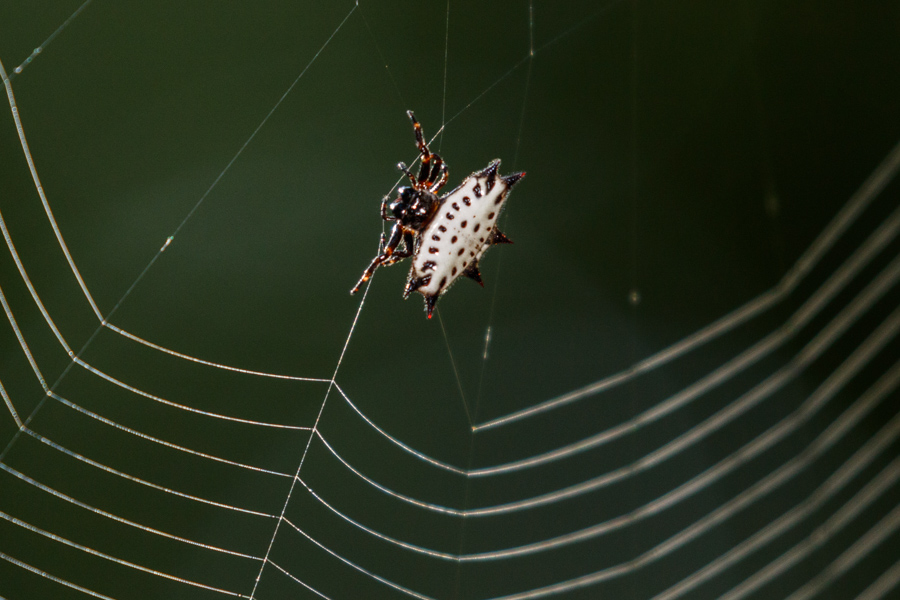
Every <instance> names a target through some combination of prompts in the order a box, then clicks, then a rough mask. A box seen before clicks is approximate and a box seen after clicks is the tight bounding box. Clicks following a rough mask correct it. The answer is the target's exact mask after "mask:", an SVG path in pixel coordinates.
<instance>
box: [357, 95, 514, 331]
mask: <svg viewBox="0 0 900 600" xmlns="http://www.w3.org/2000/svg"><path fill="white" fill-rule="evenodd" d="M407 114H408V115H409V118H410V120H411V121H412V124H413V128H414V129H415V133H416V145H417V146H418V148H419V153H420V159H421V163H422V164H421V166H420V167H419V176H418V177H415V176H414V175H413V174H412V173H410V172H409V169H408V168H407V167H406V165H405V164H403V163H399V164H398V165H397V168H398V169H400V171H402V172H403V173H404V174H405V175H406V176H407V177H408V178H409V181H410V183H411V184H412V186H411V187H407V186H403V187H401V188H399V189H398V190H397V199H396V200H394V201H393V202H391V204H390V205H388V203H387V202H388V199H387V197H385V198H384V199H383V200H382V201H381V218H382V219H384V220H385V221H394V222H395V224H394V227H393V229H391V235H390V238H388V239H387V243H385V236H384V234H381V244H380V245H379V249H378V256H376V257H375V259H374V260H373V261H372V262H371V264H369V266H368V268H367V269H366V270H365V271H364V272H363V275H362V278H360V280H359V283H357V284H356V287H354V288H353V289H352V290H350V293H351V294H355V293H356V292H358V291H359V288H360V287H362V284H364V283H365V282H366V281H368V280H369V278H371V277H372V274H373V273H374V272H375V269H377V268H378V267H381V266H389V265H392V264H394V263H396V262H398V261H401V260H403V259H404V258H407V257H409V256H412V257H413V264H412V268H411V269H410V270H409V276H408V278H407V282H406V288H405V289H404V290H403V297H404V298H408V297H409V295H410V294H411V293H412V292H419V293H420V294H422V295H423V296H424V297H425V312H426V313H427V314H428V318H429V319H430V318H431V313H432V312H433V311H434V307H435V304H437V300H438V298H439V297H440V296H441V294H443V293H444V292H446V291H447V289H448V288H449V287H450V286H451V285H452V284H453V282H454V281H456V279H457V278H458V277H459V276H460V275H465V276H466V277H469V278H470V279H474V280H475V281H477V282H478V283H479V284H481V286H482V287H483V286H484V282H482V280H481V273H480V272H479V271H478V261H479V260H480V259H481V257H482V256H483V255H484V253H485V252H486V251H487V249H488V248H489V247H491V246H492V245H494V244H511V243H512V242H511V241H510V240H509V238H507V237H506V236H505V235H503V234H502V233H500V230H498V229H497V226H496V222H497V216H498V215H499V214H500V210H501V209H502V208H503V205H504V204H505V202H506V198H507V197H508V195H509V190H510V189H511V188H512V186H513V185H515V183H516V182H517V181H519V180H520V179H522V177H524V176H525V173H513V174H512V175H507V176H506V177H499V176H498V175H497V168H498V167H499V166H500V159H495V160H493V161H491V163H490V164H489V165H488V166H487V167H486V168H485V169H483V170H481V171H476V172H475V173H472V174H471V175H469V176H468V177H466V179H465V181H463V182H462V185H460V186H459V187H458V188H456V189H455V190H453V191H452V192H450V193H449V194H445V195H444V196H441V197H438V195H437V193H438V192H439V191H440V189H441V188H442V187H444V184H445V183H447V177H448V172H447V165H446V163H444V160H443V159H442V158H441V157H440V156H438V155H437V154H434V153H432V152H430V151H429V150H428V145H427V144H426V143H425V137H424V136H423V135H422V126H421V125H419V122H418V121H417V120H416V117H415V115H413V113H412V111H408V112H407ZM401 242H403V249H402V250H398V248H399V246H400V243H401Z"/></svg>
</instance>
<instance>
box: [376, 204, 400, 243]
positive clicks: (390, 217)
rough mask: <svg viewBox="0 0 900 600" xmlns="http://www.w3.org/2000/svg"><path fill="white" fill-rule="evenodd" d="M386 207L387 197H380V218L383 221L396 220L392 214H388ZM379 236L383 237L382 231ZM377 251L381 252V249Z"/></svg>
mask: <svg viewBox="0 0 900 600" xmlns="http://www.w3.org/2000/svg"><path fill="white" fill-rule="evenodd" d="M387 207H388V197H387V196H385V197H384V198H382V199H381V218H382V219H384V220H385V221H396V220H397V218H396V217H395V216H394V215H389V214H388V213H387ZM381 237H382V238H384V234H383V233H382V234H381ZM381 245H382V246H384V240H382V244H381ZM378 252H383V250H379V251H378Z"/></svg>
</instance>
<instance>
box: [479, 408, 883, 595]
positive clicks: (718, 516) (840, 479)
mask: <svg viewBox="0 0 900 600" xmlns="http://www.w3.org/2000/svg"><path fill="white" fill-rule="evenodd" d="M898 437H900V417H895V418H894V419H892V420H891V421H890V422H889V423H887V424H886V425H885V426H884V427H883V428H882V429H881V431H879V433H878V434H876V436H875V437H874V438H872V439H870V440H869V441H868V442H867V443H866V444H865V445H864V446H863V447H862V448H861V449H860V450H858V451H857V452H856V453H855V454H854V455H853V456H852V457H851V458H850V459H849V460H847V461H846V462H845V463H844V464H843V465H841V467H839V468H838V470H837V471H836V472H835V473H834V474H833V475H832V476H831V477H829V478H828V480H827V481H826V482H825V483H824V484H822V485H821V486H819V488H817V490H816V492H814V495H815V494H816V493H819V494H822V495H823V496H824V494H825V492H826V491H828V490H831V489H832V488H835V489H834V492H837V491H838V490H839V489H840V488H841V487H842V486H844V485H846V484H847V483H849V482H850V480H852V479H853V478H854V477H855V476H857V475H858V474H859V473H860V472H861V471H862V470H863V469H865V468H866V467H868V466H869V465H870V464H871V463H872V462H873V461H874V460H875V459H876V458H878V456H879V454H880V453H881V452H884V451H885V450H887V448H888V447H889V446H890V445H891V444H892V443H893V442H894V441H896V440H897V438H898ZM828 497H830V495H829V496H828ZM824 499H827V497H825V498H824ZM741 500H742V498H737V499H736V500H734V501H732V502H731V503H729V504H727V505H725V506H722V507H720V508H719V509H717V510H716V511H714V512H713V513H710V514H709V515H707V516H706V517H703V518H702V519H701V520H699V521H697V522H696V523H694V524H693V525H691V526H690V527H689V528H687V529H684V530H682V531H680V532H678V533H677V534H675V535H673V536H672V537H670V538H668V539H667V540H666V541H664V542H662V543H660V544H657V545H656V546H654V547H653V548H651V549H650V550H648V551H646V552H644V553H642V554H641V555H639V556H638V557H637V558H635V559H632V560H630V561H628V562H626V563H623V564H620V565H617V566H614V567H609V568H606V569H602V570H600V571H596V572H594V573H590V574H588V575H584V576H581V577H577V578H573V579H570V580H567V581H562V582H559V583H556V584H553V585H548V586H545V587H542V588H538V589H534V590H529V591H526V592H521V593H517V594H510V595H506V596H500V597H496V598H492V599H491V600H525V599H526V598H544V597H547V596H552V595H555V594H559V593H562V592H566V591H571V590H575V589H580V588H584V587H588V586H592V585H595V584H597V583H600V582H601V581H606V580H609V579H613V578H617V577H621V576H623V575H626V574H628V573H631V572H634V571H637V570H638V569H640V568H643V567H646V566H647V565H650V564H652V563H654V562H656V561H657V560H659V559H660V558H662V557H664V556H666V555H668V554H671V553H672V552H674V551H675V550H677V549H679V548H681V547H683V546H684V545H686V544H688V543H689V542H691V541H693V540H694V539H697V538H698V537H699V536H700V535H702V534H703V533H705V532H706V531H708V530H709V529H711V528H712V527H713V526H715V525H716V524H718V523H720V522H722V521H724V520H725V519H727V518H729V517H730V516H732V514H733V513H734V512H735V507H736V506H739V505H740V504H741V503H742V502H741Z"/></svg>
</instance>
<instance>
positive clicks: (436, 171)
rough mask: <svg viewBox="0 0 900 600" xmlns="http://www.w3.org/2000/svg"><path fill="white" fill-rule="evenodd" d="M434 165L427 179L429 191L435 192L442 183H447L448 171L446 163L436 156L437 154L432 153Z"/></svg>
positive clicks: (442, 185)
mask: <svg viewBox="0 0 900 600" xmlns="http://www.w3.org/2000/svg"><path fill="white" fill-rule="evenodd" d="M433 160H434V167H432V169H431V177H430V178H429V179H428V183H429V186H430V187H429V189H430V191H431V193H433V194H436V193H437V192H438V191H439V190H440V189H441V188H442V187H444V184H445V183H447V178H448V177H449V176H450V172H449V171H448V169H447V163H445V162H444V160H443V159H442V158H441V157H440V156H438V155H437V154H434V155H433Z"/></svg>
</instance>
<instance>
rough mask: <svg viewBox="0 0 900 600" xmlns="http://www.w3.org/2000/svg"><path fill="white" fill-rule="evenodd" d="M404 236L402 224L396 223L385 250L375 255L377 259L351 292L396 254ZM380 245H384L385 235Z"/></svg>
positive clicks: (353, 292)
mask: <svg viewBox="0 0 900 600" xmlns="http://www.w3.org/2000/svg"><path fill="white" fill-rule="evenodd" d="M402 238H403V229H402V228H401V227H400V224H399V223H398V224H396V225H394V227H393V229H391V239H389V240H388V243H387V246H385V247H384V251H383V252H382V253H381V254H379V255H378V256H376V257H375V259H374V260H373V261H372V262H371V263H370V264H369V266H368V267H367V268H366V270H365V271H363V275H362V277H360V279H359V282H358V283H357V284H356V286H355V287H354V288H353V289H352V290H350V293H351V294H355V293H356V292H358V291H359V288H361V287H362V284H364V283H365V282H367V281H368V280H369V279H370V278H371V277H372V274H373V273H374V272H375V269H377V268H378V267H380V266H381V265H382V264H384V263H385V262H387V261H388V260H389V259H390V258H391V256H392V255H393V254H394V250H396V249H397V246H398V245H399V244H400V240H401V239H402ZM379 246H384V237H382V239H381V244H379Z"/></svg>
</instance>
